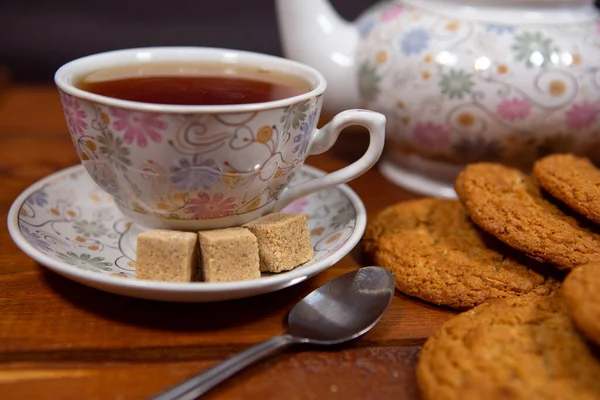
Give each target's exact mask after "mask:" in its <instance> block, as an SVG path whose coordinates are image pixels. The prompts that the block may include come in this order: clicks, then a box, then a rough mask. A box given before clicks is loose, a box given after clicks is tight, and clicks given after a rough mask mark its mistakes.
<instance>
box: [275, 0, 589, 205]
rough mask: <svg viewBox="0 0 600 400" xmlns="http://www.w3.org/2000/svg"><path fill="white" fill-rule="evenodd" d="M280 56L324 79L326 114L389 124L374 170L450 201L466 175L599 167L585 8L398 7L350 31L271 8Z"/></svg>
mask: <svg viewBox="0 0 600 400" xmlns="http://www.w3.org/2000/svg"><path fill="white" fill-rule="evenodd" d="M276 6H277V13H278V24H279V34H280V36H281V41H282V46H283V52H284V55H285V56H286V57H288V58H291V59H294V60H297V61H300V62H303V63H306V64H308V65H311V66H313V67H315V68H317V69H319V70H320V71H321V72H322V73H323V74H324V75H325V77H326V78H327V81H328V85H329V86H328V89H327V92H326V94H325V99H324V107H325V111H326V113H333V112H336V111H338V110H341V109H347V108H357V107H363V108H368V109H372V110H376V111H379V112H381V113H383V114H385V115H386V117H387V121H388V129H387V143H386V154H385V156H384V159H383V160H382V162H381V163H380V169H381V171H382V172H383V174H384V175H385V176H386V177H387V178H388V179H390V180H392V181H394V182H396V183H397V184H399V185H402V186H404V187H406V188H408V189H411V190H413V191H415V192H418V193H421V194H426V195H434V196H441V197H455V192H454V190H453V185H452V183H453V181H454V178H455V177H456V175H457V174H458V173H459V172H460V170H461V169H462V168H463V167H464V165H465V164H468V163H473V162H480V161H491V162H500V163H503V164H506V165H511V166H515V167H518V168H520V169H523V170H525V171H527V170H529V169H530V168H531V166H532V165H533V163H534V162H535V160H537V159H539V158H540V157H543V156H545V155H547V154H550V153H554V152H572V153H575V154H580V155H584V156H587V157H590V159H592V161H594V162H600V19H599V13H598V10H597V9H596V7H595V6H594V4H593V1H592V0H396V1H386V2H382V3H378V4H376V5H374V6H373V7H371V8H369V9H368V10H367V11H365V12H364V13H363V14H362V15H361V16H360V17H359V18H358V19H357V21H356V22H354V23H351V22H348V21H345V20H344V19H342V18H341V17H340V16H339V15H338V14H337V13H336V11H335V10H334V9H333V7H332V6H331V5H330V4H329V3H328V1H327V0H277V2H276Z"/></svg>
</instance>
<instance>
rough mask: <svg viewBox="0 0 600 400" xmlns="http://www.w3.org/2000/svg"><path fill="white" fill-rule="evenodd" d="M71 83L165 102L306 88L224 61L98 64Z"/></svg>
mask: <svg viewBox="0 0 600 400" xmlns="http://www.w3.org/2000/svg"><path fill="white" fill-rule="evenodd" d="M75 86H76V87H78V88H79V89H82V90H85V91H87V92H91V93H96V94H99V95H103V96H107V97H113V98H116V99H121V100H130V101H138V102H143V103H154V104H171V105H233V104H251V103H264V102H268V101H275V100H281V99H285V98H288V97H293V96H297V95H300V94H303V93H307V92H308V91H310V90H311V87H310V85H309V83H308V82H306V81H304V80H303V79H301V78H299V77H296V76H292V75H285V74H282V73H280V72H273V71H266V70H261V69H253V68H251V67H238V66H234V67H232V66H229V65H226V64H223V65H220V64H191V65H190V64H188V65H185V64H183V65H182V64H156V65H152V64H150V65H143V66H129V67H127V66H126V67H119V68H113V69H103V70H98V71H95V72H92V73H91V74H87V75H84V76H81V77H80V78H79V79H77V80H76V81H75Z"/></svg>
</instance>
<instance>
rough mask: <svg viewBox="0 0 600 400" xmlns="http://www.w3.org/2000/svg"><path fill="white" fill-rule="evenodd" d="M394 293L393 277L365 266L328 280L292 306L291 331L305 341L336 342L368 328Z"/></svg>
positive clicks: (384, 270)
mask: <svg viewBox="0 0 600 400" xmlns="http://www.w3.org/2000/svg"><path fill="white" fill-rule="evenodd" d="M393 295H394V276H393V275H392V274H391V273H390V272H389V271H388V270H386V269H384V268H380V267H365V268H361V269H359V270H356V271H353V272H350V273H347V274H345V275H342V276H340V277H339V278H337V279H334V280H331V281H329V282H327V283H326V284H325V285H323V286H321V287H320V288H318V289H317V290H315V291H313V292H312V293H310V294H309V295H308V296H306V297H305V298H304V299H302V300H301V301H300V302H299V303H298V304H296V305H295V306H294V308H292V310H291V311H290V314H289V316H288V333H289V334H290V335H292V336H293V337H295V338H296V339H304V340H303V341H304V342H307V343H311V344H320V345H334V344H339V343H343V342H346V341H349V340H352V339H355V338H357V337H359V336H361V335H363V334H364V333H366V332H367V331H369V330H370V329H371V328H372V327H373V326H375V324H376V323H377V321H379V319H380V318H381V316H382V315H383V312H384V311H385V310H386V309H387V307H388V305H389V304H390V301H391V300H392V297H393Z"/></svg>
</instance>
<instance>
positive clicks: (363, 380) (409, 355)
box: [0, 86, 454, 400]
mask: <svg viewBox="0 0 600 400" xmlns="http://www.w3.org/2000/svg"><path fill="white" fill-rule="evenodd" d="M366 140H367V138H366V136H365V135H364V133H363V132H360V131H348V132H345V133H343V134H342V137H341V139H340V141H339V143H338V144H336V146H334V148H333V149H332V150H331V151H329V152H328V153H326V154H325V155H322V156H317V157H311V158H309V160H308V164H311V165H314V166H316V167H318V168H321V169H323V170H326V171H333V170H335V169H338V168H341V167H343V166H345V165H347V164H348V163H349V162H351V161H353V160H355V159H356V158H358V157H359V156H360V155H361V154H362V152H364V150H365V149H366V146H367V142H366ZM0 151H1V155H2V157H0V172H1V174H0V187H1V188H2V190H0V214H1V215H0V217H1V218H2V219H3V220H6V216H7V213H8V209H9V207H10V205H11V203H12V202H13V200H14V199H15V198H16V197H17V196H18V195H19V193H21V191H23V190H24V189H25V188H27V187H28V186H29V185H31V184H32V183H34V182H35V181H37V180H39V179H41V178H43V177H44V176H46V175H48V174H49V173H52V172H55V171H58V170H60V169H62V168H65V167H68V166H71V165H73V164H76V163H78V159H77V156H76V154H75V150H74V149H73V147H72V144H71V141H70V138H69V135H68V134H67V131H66V125H65V122H64V117H63V115H62V111H61V107H60V102H59V99H58V95H57V92H56V90H55V89H54V88H53V87H41V86H40V87H38V86H21V87H19V86H12V87H8V88H7V89H5V90H4V91H2V92H0ZM350 186H351V187H352V188H353V189H354V190H356V192H357V193H358V194H359V195H360V197H361V198H362V200H363V201H364V203H365V205H366V207H367V211H368V214H369V216H372V215H374V214H375V213H377V212H378V211H379V210H381V209H382V208H383V207H385V206H386V205H389V204H392V203H394V202H397V201H401V200H405V199H409V198H413V197H414V195H412V194H410V193H408V192H406V191H404V190H402V189H400V188H397V187H395V186H392V185H391V184H390V183H388V182H387V181H386V180H385V179H383V177H382V176H381V175H380V174H379V173H378V172H377V171H376V170H372V171H369V172H368V173H367V174H365V175H364V176H362V177H360V178H358V179H357V180H355V181H354V182H352V183H351V184H350ZM367 264H368V260H365V259H364V257H363V255H362V254H361V252H360V249H359V248H357V249H355V251H354V252H353V253H352V254H350V255H348V256H346V257H345V258H343V259H342V260H341V261H340V262H339V263H338V264H337V265H335V266H334V267H332V268H330V269H329V270H327V271H325V272H323V273H322V274H320V275H318V276H316V277H314V278H313V279H310V280H309V281H307V282H303V283H301V284H299V285H297V286H294V287H291V288H288V289H285V290H282V291H279V292H276V293H271V294H267V295H263V296H259V297H255V298H249V299H243V300H236V301H229V302H223V303H216V304H169V303H159V302H151V301H144V300H137V299H131V298H126V297H121V296H116V295H111V294H108V293H104V292H100V291H97V290H94V289H90V288H87V287H85V286H82V285H79V284H77V283H74V282H72V281H70V280H67V279H65V278H63V277H61V276H58V275H56V274H54V273H52V272H49V271H47V270H45V269H44V268H43V267H41V266H40V265H38V264H37V263H36V262H34V261H33V260H31V259H30V258H28V257H27V256H26V255H25V254H23V253H22V252H20V251H19V250H18V249H17V247H16V246H15V245H14V243H13V242H12V240H11V239H10V237H9V236H8V232H7V230H6V227H5V225H3V227H2V229H1V230H0V393H1V395H0V397H1V398H2V399H29V398H36V399H141V398H147V397H148V396H149V395H151V394H153V393H155V392H156V391H160V390H163V389H165V388H166V387H168V386H169V385H172V384H174V383H176V382H178V381H179V380H181V379H184V378H186V377H188V376H191V375H193V374H195V373H197V372H199V371H200V370H202V369H204V368H206V367H209V366H211V365H213V364H215V363H217V362H219V361H221V360H223V359H224V358H226V357H228V356H231V355H232V354H234V353H235V352H237V351H240V350H242V349H244V348H246V347H247V346H250V345H252V344H255V343H257V342H259V341H261V340H265V339H267V338H269V337H271V336H273V335H276V334H278V333H281V332H283V331H284V329H285V316H286V314H287V312H288V310H289V309H290V308H291V307H292V306H293V305H294V304H295V302H297V301H298V300H299V299H301V298H302V297H303V296H304V295H306V294H307V293H309V292H310V291H312V290H313V289H315V288H317V287H318V286H320V285H322V284H323V283H325V282H327V281H328V280H330V279H333V278H335V277H336V276H339V275H341V274H343V273H345V272H348V271H350V270H352V269H355V268H358V267H359V266H362V265H367ZM452 315H454V312H453V311H450V310H444V309H441V308H437V307H433V306H429V305H427V304H424V303H422V302H420V301H417V300H414V299H410V298H407V297H404V296H402V295H400V294H397V295H396V296H395V297H394V299H393V301H392V304H391V306H390V309H389V310H388V312H387V313H386V314H385V316H384V318H383V319H382V320H381V322H380V323H379V324H378V325H377V326H376V327H375V328H374V329H373V330H372V331H371V332H369V333H368V334H367V335H365V336H364V338H362V339H360V340H358V341H355V342H354V343H352V344H350V345H349V346H345V347H340V348H336V349H333V350H330V351H325V350H324V349H318V348H315V349H310V351H307V352H291V353H289V352H288V353H286V354H281V355H279V356H277V357H275V358H273V359H271V360H269V361H267V362H265V363H262V364H260V365H257V366H255V367H253V368H251V369H250V370H248V371H245V372H243V373H242V374H240V375H238V376H236V377H235V378H234V379H232V380H231V381H229V382H227V383H226V384H224V385H223V386H221V387H219V388H218V389H216V390H215V391H213V392H211V393H210V395H209V396H208V398H210V399H258V398H266V399H269V398H282V396H284V397H285V398H288V399H290V400H296V399H298V400H301V399H319V400H321V399H349V398H376V399H388V398H389V399H392V398H393V399H395V400H400V399H417V398H418V393H417V389H416V386H415V382H414V366H415V363H416V359H417V354H418V349H419V346H420V345H421V344H422V343H423V342H424V340H425V339H426V338H427V337H428V336H429V335H431V334H432V333H433V332H434V331H435V330H436V329H437V328H438V327H439V326H440V325H441V323H443V322H444V321H445V320H447V319H448V318H450V317H451V316H452ZM283 394H284V395H283Z"/></svg>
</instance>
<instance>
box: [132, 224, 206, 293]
mask: <svg viewBox="0 0 600 400" xmlns="http://www.w3.org/2000/svg"><path fill="white" fill-rule="evenodd" d="M197 237H198V236H197V235H196V234H195V233H191V232H178V231H167V230H156V231H147V232H142V233H140V234H139V235H138V238H137V256H136V267H135V277H136V279H144V280H152V281H164V282H191V281H192V280H194V278H195V276H196V272H197V269H198V268H197V265H198V256H197V254H198V238H197Z"/></svg>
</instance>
